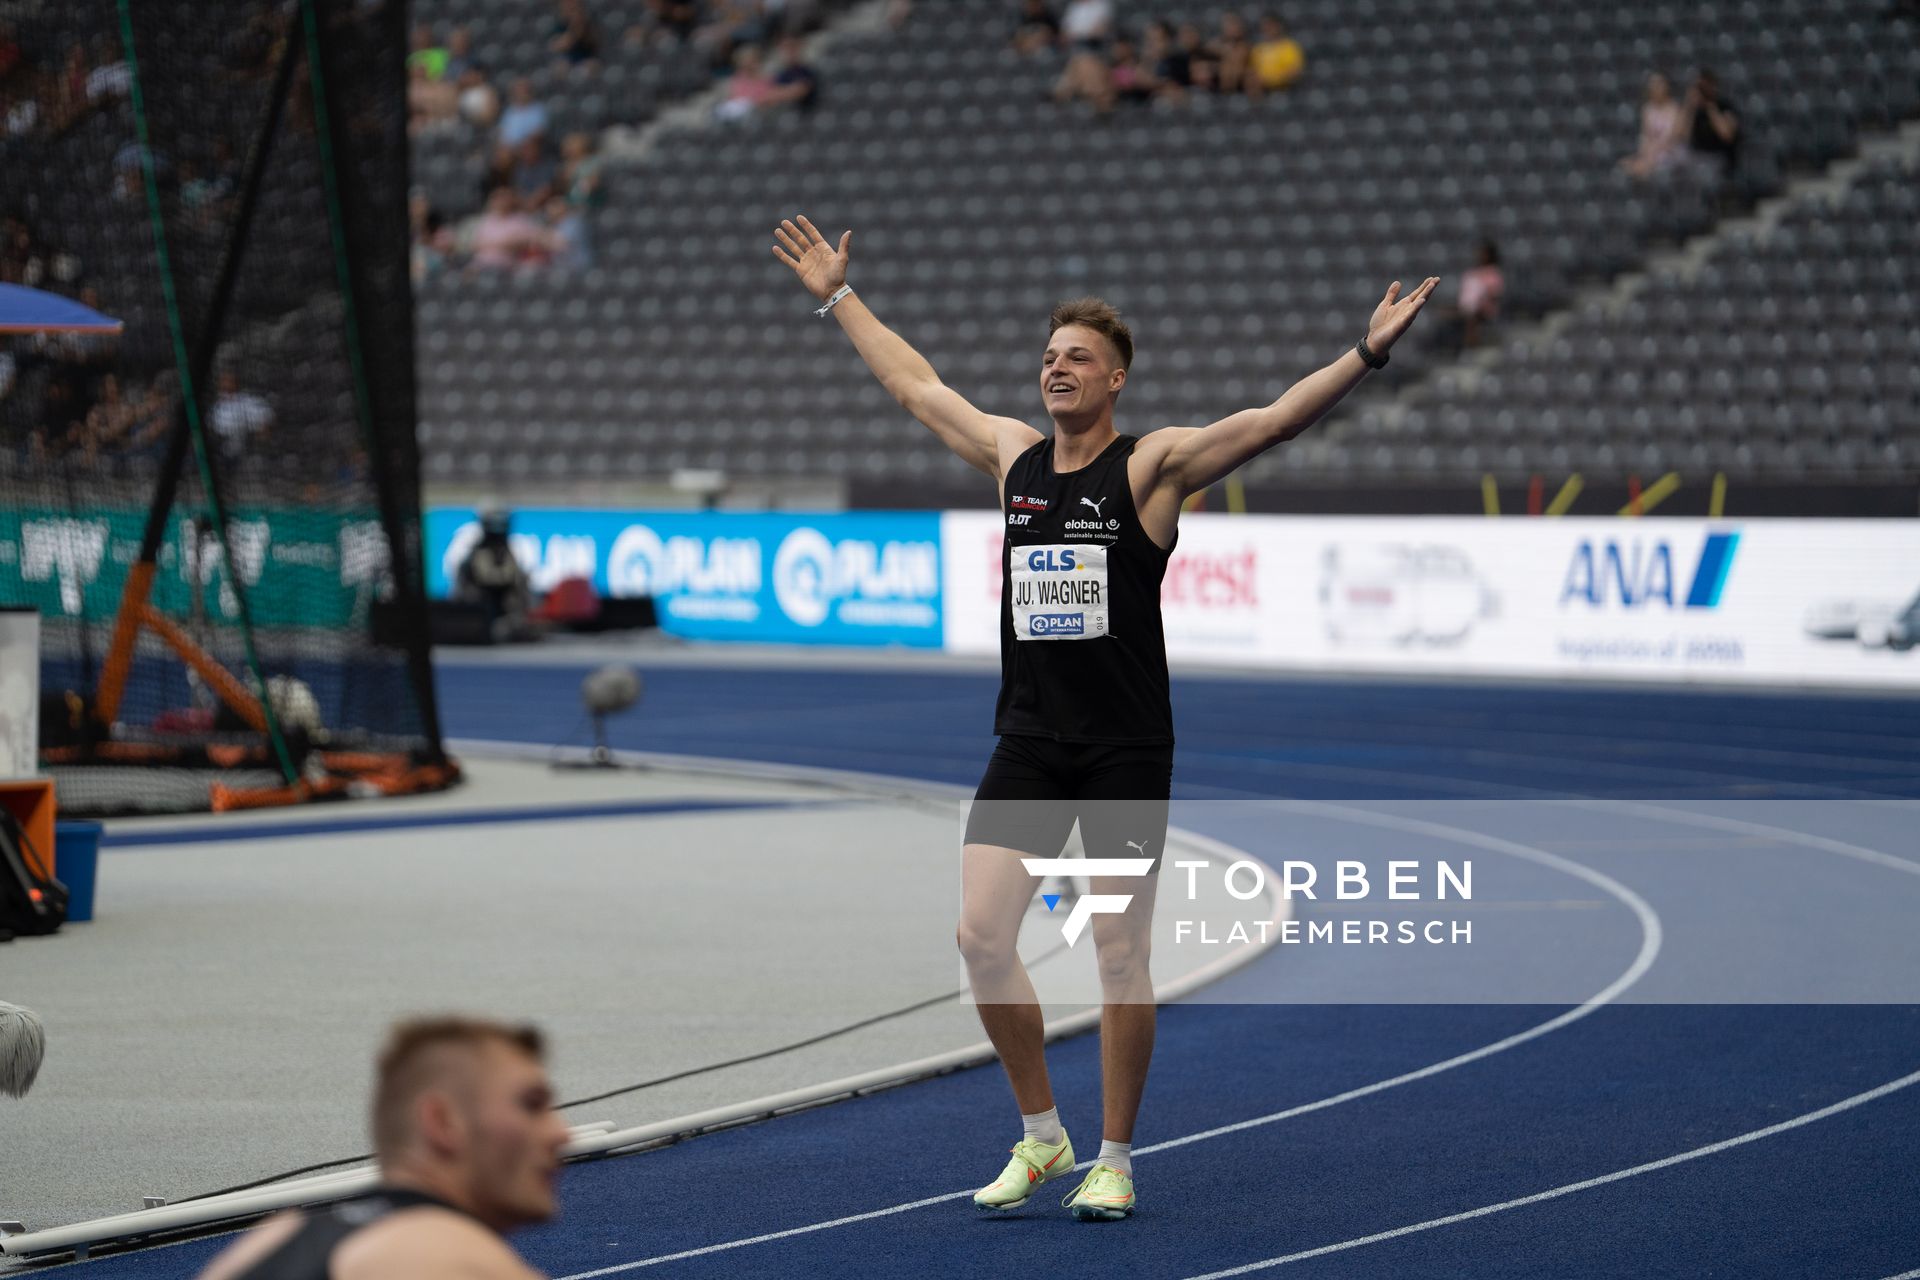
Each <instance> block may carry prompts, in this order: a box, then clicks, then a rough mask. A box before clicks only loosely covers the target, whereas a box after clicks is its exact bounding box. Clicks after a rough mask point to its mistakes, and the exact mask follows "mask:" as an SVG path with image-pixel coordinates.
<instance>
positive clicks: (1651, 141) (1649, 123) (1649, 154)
mask: <svg viewBox="0 0 1920 1280" xmlns="http://www.w3.org/2000/svg"><path fill="white" fill-rule="evenodd" d="M1680 121H1681V113H1680V104H1679V103H1678V102H1676V101H1674V97H1673V86H1672V85H1671V84H1670V83H1669V82H1668V80H1667V78H1666V77H1665V76H1663V75H1661V74H1660V73H1659V72H1658V71H1655V72H1653V73H1652V74H1651V75H1649V76H1648V77H1647V91H1646V94H1645V95H1644V96H1643V97H1642V98H1641V99H1640V145H1639V147H1638V148H1637V149H1636V150H1635V151H1634V153H1633V154H1632V155H1630V156H1622V157H1621V158H1620V167H1621V168H1622V169H1625V170H1626V171H1627V172H1628V173H1629V174H1632V175H1633V176H1634V177H1636V178H1650V177H1652V176H1653V175H1654V174H1656V173H1660V172H1663V171H1665V170H1667V169H1671V168H1672V167H1673V166H1674V165H1676V164H1678V163H1680V161H1681V160H1682V159H1684V158H1685V156H1684V152H1683V148H1684V147H1685V146H1686V136H1685V135H1684V134H1683V133H1682V132H1681V128H1680Z"/></svg>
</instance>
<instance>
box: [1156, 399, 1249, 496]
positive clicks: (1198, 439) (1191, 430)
mask: <svg viewBox="0 0 1920 1280" xmlns="http://www.w3.org/2000/svg"><path fill="white" fill-rule="evenodd" d="M1162 436H1165V437H1167V439H1166V440H1165V442H1164V444H1163V446H1162V447H1163V448H1164V450H1165V453H1164V456H1163V457H1162V459H1161V461H1160V466H1159V480H1160V483H1161V484H1163V485H1168V486H1171V487H1172V488H1174V489H1176V490H1178V491H1179V493H1180V495H1181V496H1182V497H1185V496H1186V495H1187V494H1189V493H1198V492H1199V491H1200V490H1202V489H1204V488H1206V487H1207V486H1208V485H1210V484H1212V483H1214V482H1215V481H1216V480H1219V479H1221V478H1223V477H1225V476H1227V475H1228V474H1230V473H1231V472H1233V471H1235V470H1237V469H1238V468H1239V467H1241V466H1242V465H1244V464H1245V463H1246V462H1248V461H1249V460H1250V459H1252V458H1253V457H1255V456H1256V455H1258V454H1260V453H1261V452H1263V451H1265V450H1266V449H1268V448H1269V447H1271V446H1272V445H1273V444H1275V443H1276V439H1275V437H1274V436H1273V434H1272V432H1271V430H1270V429H1269V415H1267V414H1265V413H1264V412H1262V411H1261V410H1258V409H1243V410H1241V411H1240V412H1239V413H1234V414H1229V415H1228V416H1226V417H1224V418H1222V419H1220V421H1218V422H1215V423H1212V424H1211V425H1208V426H1204V427H1168V428H1167V429H1166V430H1164V431H1156V432H1154V433H1153V434H1152V435H1149V436H1148V437H1147V439H1148V440H1158V439H1159V438H1160V437H1162Z"/></svg>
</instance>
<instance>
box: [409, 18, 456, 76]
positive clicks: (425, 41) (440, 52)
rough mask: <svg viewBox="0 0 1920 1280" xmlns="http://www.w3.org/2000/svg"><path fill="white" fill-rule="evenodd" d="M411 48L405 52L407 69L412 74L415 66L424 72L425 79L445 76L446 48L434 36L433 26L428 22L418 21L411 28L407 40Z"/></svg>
mask: <svg viewBox="0 0 1920 1280" xmlns="http://www.w3.org/2000/svg"><path fill="white" fill-rule="evenodd" d="M409 43H410V44H411V46H412V47H411V50H410V52H408V54H407V71H408V74H412V71H413V69H414V68H415V67H419V68H420V69H421V70H423V71H424V72H426V76H427V79H429V80H432V81H436V82H437V81H440V80H444V79H446V76H447V58H448V56H449V55H448V53H447V50H446V49H445V48H443V47H441V44H440V42H439V41H438V40H437V39H435V38H434V34H433V27H432V25H431V24H429V23H425V22H422V23H419V24H418V25H416V26H415V27H414V29H413V36H412V38H411V40H410V42H409Z"/></svg>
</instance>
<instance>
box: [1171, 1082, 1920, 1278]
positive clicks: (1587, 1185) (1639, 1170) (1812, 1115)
mask: <svg viewBox="0 0 1920 1280" xmlns="http://www.w3.org/2000/svg"><path fill="white" fill-rule="evenodd" d="M1916 1082H1920V1071H1915V1072H1913V1073H1912V1074H1911V1075H1904V1076H1901V1077H1900V1078H1899V1079H1898V1080H1889V1081H1887V1082H1886V1083H1885V1084H1883V1085H1880V1086H1879V1087H1878V1088H1874V1089H1869V1090H1867V1091H1866V1092H1865V1093H1856V1094H1854V1095H1853V1096H1852V1097H1851V1098H1842V1099H1841V1100H1840V1101H1838V1102H1836V1103H1834V1104H1833V1105H1831V1106H1826V1107H1821V1108H1820V1109H1819V1110H1818V1111H1809V1112H1807V1113H1805V1114H1804V1115H1798V1116H1795V1117H1793V1119H1791V1120H1782V1121H1781V1122H1780V1123H1779V1124H1770V1125H1768V1126H1767V1127H1766V1128H1764V1129H1755V1130H1752V1131H1751V1132H1749V1133H1743V1134H1741V1135H1739V1136H1738V1137H1734V1138H1726V1139H1723V1140H1722V1141H1720V1142H1712V1143H1708V1144H1707V1145H1706V1146H1704V1147H1695V1148H1694V1149H1693V1150H1691V1151H1682V1152H1680V1153H1679V1154H1678V1155H1671V1156H1666V1157H1664V1158H1662V1159H1659V1160H1650V1161H1648V1162H1647V1163H1646V1164H1637V1165H1634V1166H1633V1167H1632V1168H1630V1169H1616V1170H1614V1171H1613V1172H1612V1173H1603V1174H1601V1175H1600V1176H1599V1177H1597V1178H1587V1179H1584V1180H1583V1181H1580V1182H1569V1183H1567V1184H1566V1185H1565V1186H1561V1187H1554V1188H1552V1189H1551V1190H1548V1191H1536V1192H1535V1193H1534V1194H1532V1195H1530V1196H1521V1197H1519V1198H1518V1199H1515V1200H1502V1201H1501V1202H1500V1203H1499V1204H1490V1205H1483V1206H1482V1207H1480V1208H1478V1209H1468V1210H1466V1211H1465V1212H1463V1213H1450V1214H1448V1215H1447V1216H1446V1217H1444V1218H1429V1219H1427V1220H1426V1221H1425V1222H1415V1223H1412V1224H1410V1225H1408V1226H1404V1227H1395V1228H1393V1229H1392V1230H1391V1231H1376V1232H1374V1233H1373V1234H1372V1235H1370V1236H1358V1237H1356V1238H1354V1239H1352V1240H1342V1241H1340V1242H1338V1243H1337V1244H1323V1245H1321V1246H1320V1247H1319V1248H1317V1249H1303V1250H1301V1251H1300V1252H1299V1253H1289V1254H1285V1255H1283V1256H1281V1257H1278V1258H1266V1259H1263V1260H1262V1261H1260V1262H1249V1263H1247V1264H1246V1265H1245V1266H1240V1267H1230V1268H1228V1269H1227V1270H1225V1271H1209V1272H1207V1273H1206V1274H1205V1275H1198V1276H1191V1277H1189V1278H1188V1280H1225V1277H1227V1276H1244V1275H1247V1274H1249V1273H1251V1272H1254V1271H1265V1270H1267V1269H1268V1268H1271V1267H1283V1266H1286V1265H1287V1264H1288V1263H1290V1262H1304V1261H1306V1260H1307V1259H1308V1258H1319V1257H1324V1256H1325V1255H1327V1254H1329V1253H1342V1252H1345V1251H1346V1250H1348V1249H1358V1248H1361V1247H1362V1246H1364V1245H1370V1244H1378V1243H1380V1242H1381V1241H1382V1240H1395V1239H1398V1238H1399V1237H1401V1236H1410V1235H1413V1234H1415V1233H1417V1232H1421V1231H1431V1230H1433V1229H1434V1228H1435V1227H1447V1226H1452V1225H1453V1224H1454V1223H1456V1222H1466V1221H1469V1220H1471V1219H1473V1218H1485V1217H1488V1216H1490V1215H1492V1214H1496V1213H1505V1212H1506V1211H1507V1210H1509V1209H1521V1208H1525V1207H1526V1206H1527V1205H1530V1204H1539V1203H1541V1202H1542V1201H1545V1200H1556V1199H1558V1198H1560V1197H1561V1196H1570V1195H1572V1194H1574V1193H1575V1192H1577V1191H1588V1190H1591V1189H1592V1188H1594V1187H1602V1186H1605V1185H1607V1184H1608V1183H1610V1182H1619V1181H1621V1180H1623V1179H1625V1178H1635V1177H1638V1176H1639V1175H1641V1174H1643V1173H1653V1172H1654V1171H1656V1170H1659V1169H1668V1168H1672V1167H1673V1166H1674V1165H1677V1164H1685V1163H1686V1162H1687V1161H1689V1160H1700V1159H1703V1158H1705V1157H1707V1156H1712V1155H1718V1154H1719V1153H1720V1152H1722V1151H1729V1150H1731V1149H1733V1148H1734V1147H1741V1146H1745V1145H1746V1144H1747V1143H1749V1142H1758V1141H1760V1140H1761V1139H1762V1138H1771V1137H1773V1136H1774V1135H1775V1134H1780V1133H1785V1132H1786V1131H1787V1130H1789V1129H1798V1128H1800V1127H1801V1126H1802V1125H1808V1124H1812V1123H1814V1122H1815V1121H1816V1120H1825V1119H1826V1118H1827V1117H1828V1116H1833V1115H1838V1114H1840V1113H1841V1112H1842V1111H1850V1110H1852V1109H1853V1108H1854V1107H1857V1106H1861V1105H1862V1104H1864V1103H1868V1102H1872V1101H1874V1100H1875V1099H1877V1098H1884V1097H1886V1096H1887V1095H1888V1094H1890V1093H1896V1092H1898V1091H1899V1090H1901V1089H1904V1088H1906V1087H1907V1086H1908V1085H1910V1084H1914V1083H1916ZM1907 1275H1908V1276H1920V1272H1916V1271H1909V1272H1907ZM1891 1280H1901V1278H1900V1277H1898V1276H1895V1277H1892V1278H1891Z"/></svg>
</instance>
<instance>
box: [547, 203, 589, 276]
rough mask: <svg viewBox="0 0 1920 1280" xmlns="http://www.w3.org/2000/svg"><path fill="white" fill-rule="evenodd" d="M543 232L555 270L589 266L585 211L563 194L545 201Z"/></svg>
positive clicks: (584, 268)
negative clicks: (545, 225) (545, 224)
mask: <svg viewBox="0 0 1920 1280" xmlns="http://www.w3.org/2000/svg"><path fill="white" fill-rule="evenodd" d="M547 235H548V237H549V243H548V247H547V253H548V255H549V259H550V261H551V262H552V265H553V266H554V267H555V268H556V269H558V270H561V271H585V270H586V269H587V268H588V267H590V266H592V265H593V246H592V245H591V244H590V243H589V242H588V239H587V217H586V213H585V212H584V211H583V210H582V209H581V208H580V207H579V206H577V205H575V204H573V203H572V202H570V201H569V200H568V199H567V198H566V197H565V196H554V197H553V198H552V199H550V200H548V201H547Z"/></svg>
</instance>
